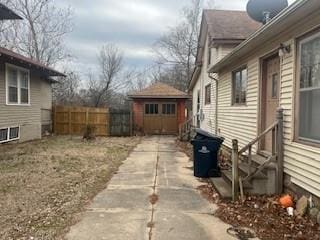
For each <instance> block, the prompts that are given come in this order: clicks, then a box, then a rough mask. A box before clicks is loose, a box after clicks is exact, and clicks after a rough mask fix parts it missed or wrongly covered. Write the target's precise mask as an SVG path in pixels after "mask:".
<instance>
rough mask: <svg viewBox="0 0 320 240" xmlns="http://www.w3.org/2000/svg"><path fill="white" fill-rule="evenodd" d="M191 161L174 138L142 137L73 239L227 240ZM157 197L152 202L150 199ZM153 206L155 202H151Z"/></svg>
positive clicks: (72, 233) (74, 229) (71, 235)
mask: <svg viewBox="0 0 320 240" xmlns="http://www.w3.org/2000/svg"><path fill="white" fill-rule="evenodd" d="M191 167H192V163H191V162H190V161H189V158H188V157H187V156H186V155H185V154H184V153H182V152H179V151H178V150H177V147H176V145H175V138H174V137H166V136H156V137H146V138H144V139H143V141H142V142H141V144H139V145H138V146H137V147H136V148H135V149H134V151H133V152H132V153H131V154H130V156H129V157H128V159H127V160H126V161H125V162H124V164H123V165H122V166H121V167H120V169H119V171H118V173H117V174H116V175H114V177H113V178H112V179H111V181H110V182H109V184H108V187H107V189H105V190H104V191H102V192H101V193H100V194H98V195H97V196H96V197H95V199H94V200H93V202H92V203H91V205H90V206H89V207H88V209H87V211H86V212H85V213H84V214H83V216H82V220H81V221H80V222H79V223H78V224H76V225H75V226H73V227H72V228H71V230H70V232H69V233H68V234H67V236H66V238H67V239H69V240H89V239H90V240H99V239H107V240H153V239H155V240H207V239H208V240H209V239H210V240H229V239H235V238H232V237H230V236H229V235H228V234H227V233H226V230H227V228H228V227H229V225H227V224H224V223H223V222H221V221H220V220H219V219H218V218H216V217H214V216H213V213H214V211H215V209H216V207H217V206H216V205H214V204H210V203H208V202H207V201H206V200H205V199H204V198H202V197H201V195H200V194H199V192H198V191H197V190H196V188H197V186H200V185H201V183H200V182H199V181H198V180H197V179H196V178H195V177H193V173H192V170H191ZM151 195H153V196H157V197H158V199H157V197H153V198H152V200H153V201H150V196H151ZM151 202H156V203H155V204H151Z"/></svg>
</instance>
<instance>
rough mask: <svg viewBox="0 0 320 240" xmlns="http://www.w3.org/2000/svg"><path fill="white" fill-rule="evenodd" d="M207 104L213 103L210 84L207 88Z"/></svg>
mask: <svg viewBox="0 0 320 240" xmlns="http://www.w3.org/2000/svg"><path fill="white" fill-rule="evenodd" d="M204 99H205V104H206V105H207V104H210V103H211V84H208V85H207V86H206V88H205V98H204Z"/></svg>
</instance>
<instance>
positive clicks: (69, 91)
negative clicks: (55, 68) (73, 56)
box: [53, 70, 81, 105]
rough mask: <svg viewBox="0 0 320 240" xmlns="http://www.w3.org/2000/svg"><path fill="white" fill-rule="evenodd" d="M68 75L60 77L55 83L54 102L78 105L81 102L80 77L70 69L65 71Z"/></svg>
mask: <svg viewBox="0 0 320 240" xmlns="http://www.w3.org/2000/svg"><path fill="white" fill-rule="evenodd" d="M65 75H66V77H60V78H58V82H57V83H55V84H53V102H54V104H55V105H78V104H79V103H80V102H81V99H80V95H79V87H80V83H81V80H80V77H79V75H78V74H77V73H75V72H72V71H70V70H68V71H65Z"/></svg>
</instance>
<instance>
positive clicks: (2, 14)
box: [0, 3, 22, 20]
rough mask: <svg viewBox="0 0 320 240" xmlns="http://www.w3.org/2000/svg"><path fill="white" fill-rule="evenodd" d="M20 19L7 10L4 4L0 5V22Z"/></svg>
mask: <svg viewBox="0 0 320 240" xmlns="http://www.w3.org/2000/svg"><path fill="white" fill-rule="evenodd" d="M14 19H22V17H20V16H19V15H18V14H16V13H15V12H14V11H12V10H11V9H9V8H8V7H7V6H5V5H4V4H2V3H0V20H14Z"/></svg>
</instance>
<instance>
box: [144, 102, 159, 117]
mask: <svg viewBox="0 0 320 240" xmlns="http://www.w3.org/2000/svg"><path fill="white" fill-rule="evenodd" d="M158 113H159V109H158V104H156V103H147V104H145V114H147V115H154V114H158Z"/></svg>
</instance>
